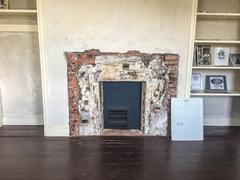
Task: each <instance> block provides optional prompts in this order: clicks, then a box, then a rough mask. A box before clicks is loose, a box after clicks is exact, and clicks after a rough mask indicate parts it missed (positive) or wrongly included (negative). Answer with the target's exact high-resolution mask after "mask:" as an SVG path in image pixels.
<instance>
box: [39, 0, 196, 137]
mask: <svg viewBox="0 0 240 180" xmlns="http://www.w3.org/2000/svg"><path fill="white" fill-rule="evenodd" d="M63 12H64V16H63ZM191 12H192V0H147V1H146V0H131V1H129V0H88V1H86V0H69V1H67V2H66V1H65V0H43V15H44V31H45V38H44V39H45V46H46V50H47V52H46V69H45V70H46V76H47V77H46V79H47V80H48V82H47V87H48V88H47V96H46V99H47V105H46V112H47V113H46V114H47V117H46V120H47V124H48V126H47V129H49V132H52V130H53V129H54V130H56V131H57V132H58V135H65V136H68V135H69V132H68V129H69V128H68V127H69V124H68V122H69V114H68V91H67V75H66V72H67V65H66V61H65V59H64V56H63V52H64V51H71V52H73V51H75V52H79V51H80V52H82V51H84V50H86V49H92V48H94V49H100V51H102V52H126V51H128V50H139V51H141V52H146V53H156V52H157V53H176V54H179V56H180V67H179V74H180V76H179V77H180V78H179V88H178V96H179V97H183V95H184V91H185V89H184V87H185V77H186V72H187V71H186V68H187V55H188V43H189V36H190V22H191ZM56 107H58V108H57V109H56ZM46 135H47V133H46Z"/></svg>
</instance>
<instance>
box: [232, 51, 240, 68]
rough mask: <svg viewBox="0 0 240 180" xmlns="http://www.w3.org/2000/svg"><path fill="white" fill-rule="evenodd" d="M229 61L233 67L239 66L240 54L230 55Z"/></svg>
mask: <svg viewBox="0 0 240 180" xmlns="http://www.w3.org/2000/svg"><path fill="white" fill-rule="evenodd" d="M230 61H231V63H232V65H233V66H240V54H230Z"/></svg>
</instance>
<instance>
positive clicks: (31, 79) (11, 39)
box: [0, 32, 43, 125]
mask: <svg viewBox="0 0 240 180" xmlns="http://www.w3.org/2000/svg"><path fill="white" fill-rule="evenodd" d="M0 47H1V48H0V64H1V66H0V88H1V99H2V109H3V123H4V124H8V125H35V124H43V117H42V116H43V112H42V94H41V74H40V60H39V46H38V35H37V33H14V32H1V33H0Z"/></svg>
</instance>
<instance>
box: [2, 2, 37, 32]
mask: <svg viewBox="0 0 240 180" xmlns="http://www.w3.org/2000/svg"><path fill="white" fill-rule="evenodd" d="M33 1H35V0H33ZM8 2H9V3H12V4H9V6H8V9H0V32H37V31H38V26H37V10H36V7H35V9H22V7H21V6H20V7H19V9H18V7H17V6H16V5H14V3H18V4H19V2H20V0H18V1H16V0H15V1H14V0H12V1H8ZM12 7H13V8H14V9H12ZM20 8H21V9H20Z"/></svg>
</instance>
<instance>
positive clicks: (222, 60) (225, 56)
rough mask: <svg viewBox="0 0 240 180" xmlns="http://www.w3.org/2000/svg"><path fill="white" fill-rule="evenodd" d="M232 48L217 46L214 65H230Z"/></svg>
mask: <svg viewBox="0 0 240 180" xmlns="http://www.w3.org/2000/svg"><path fill="white" fill-rule="evenodd" d="M229 55H230V48H227V47H215V49H214V66H229Z"/></svg>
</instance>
